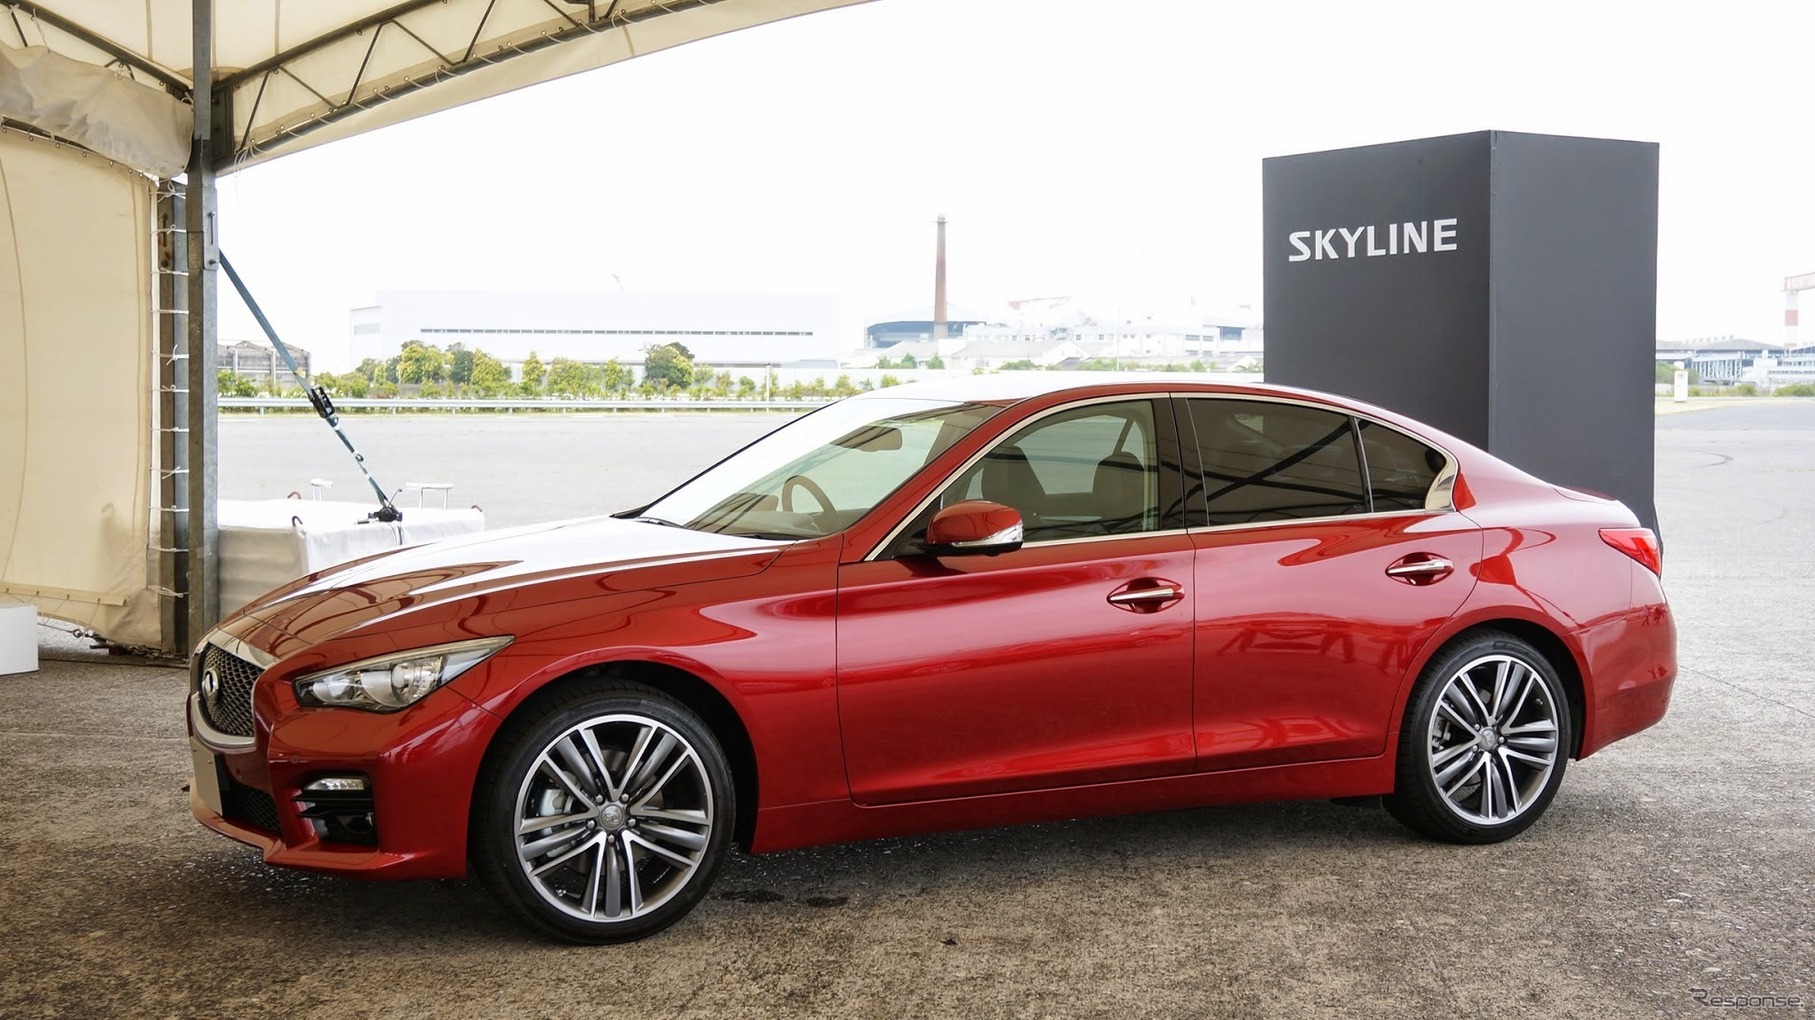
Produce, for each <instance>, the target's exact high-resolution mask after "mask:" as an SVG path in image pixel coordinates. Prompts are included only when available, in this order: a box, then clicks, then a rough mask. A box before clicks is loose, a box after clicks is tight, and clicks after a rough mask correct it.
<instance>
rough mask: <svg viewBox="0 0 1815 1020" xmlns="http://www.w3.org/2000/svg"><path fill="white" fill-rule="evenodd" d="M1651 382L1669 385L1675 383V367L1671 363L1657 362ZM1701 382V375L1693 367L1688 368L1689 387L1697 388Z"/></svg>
mask: <svg viewBox="0 0 1815 1020" xmlns="http://www.w3.org/2000/svg"><path fill="white" fill-rule="evenodd" d="M1652 381H1653V382H1657V383H1663V384H1669V383H1673V382H1675V381H1676V365H1675V364H1674V363H1673V362H1669V361H1660V362H1658V363H1657V369H1656V372H1655V373H1654V375H1653V376H1652ZM1701 381H1702V374H1701V373H1700V372H1699V371H1697V370H1696V369H1695V367H1694V366H1690V368H1689V385H1691V386H1699V385H1701Z"/></svg>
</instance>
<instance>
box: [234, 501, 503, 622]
mask: <svg viewBox="0 0 1815 1020" xmlns="http://www.w3.org/2000/svg"><path fill="white" fill-rule="evenodd" d="M375 509H377V507H376V506H375V505H374V504H371V503H339V502H329V501H326V500H313V499H260V500H236V499H223V500H221V501H220V518H219V523H220V569H221V612H222V613H228V612H232V611H233V610H235V609H238V608H239V607H241V606H243V605H245V604H246V603H248V602H251V601H252V600H253V599H255V598H257V597H259V596H260V595H263V594H264V593H265V592H268V591H270V590H271V589H273V588H276V587H277V586H279V585H281V584H283V583H284V582H286V581H289V580H292V579H293V578H297V577H301V576H302V575H304V574H310V573H314V572H315V571H317V570H323V569H325V568H327V567H331V566H333V565H335V564H336V563H345V562H346V561H348V560H356V559H359V558H360V557H362V556H370V555H372V554H373V553H378V552H383V551H384V550H386V549H396V548H398V547H400V546H406V545H416V544H418V543H421V542H432V541H434V540H436V539H438V538H447V537H449V536H452V535H468V534H472V533H473V532H476V531H484V530H485V514H484V513H482V512H481V511H479V510H476V509H462V510H454V509H447V510H443V509H439V508H431V507H413V506H412V507H403V508H402V509H403V520H401V521H398V522H396V523H393V524H381V523H378V522H376V521H366V520H365V517H366V515H367V514H369V513H371V512H372V511H373V510H375Z"/></svg>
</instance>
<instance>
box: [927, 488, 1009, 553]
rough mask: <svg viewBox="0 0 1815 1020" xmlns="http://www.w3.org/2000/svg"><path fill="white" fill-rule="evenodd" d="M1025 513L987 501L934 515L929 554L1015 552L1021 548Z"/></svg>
mask: <svg viewBox="0 0 1815 1020" xmlns="http://www.w3.org/2000/svg"><path fill="white" fill-rule="evenodd" d="M1021 535H1022V533H1021V511H1019V510H1016V509H1015V508H1014V507H1012V506H1003V505H1002V504H1000V503H991V502H990V501H989V500H987V499H967V500H965V501H964V502H962V503H953V504H952V505H951V506H948V507H946V508H945V509H943V510H941V511H939V512H938V513H936V514H934V515H933V519H932V520H931V521H930V522H928V523H927V526H926V551H927V552H928V553H930V554H931V555H934V556H964V555H974V554H977V553H985V554H991V553H1004V552H1013V551H1015V550H1016V549H1019V548H1021V541H1022V537H1021Z"/></svg>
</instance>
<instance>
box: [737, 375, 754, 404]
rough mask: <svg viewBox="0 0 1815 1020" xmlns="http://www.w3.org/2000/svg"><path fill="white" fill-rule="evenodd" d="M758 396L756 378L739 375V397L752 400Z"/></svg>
mask: <svg viewBox="0 0 1815 1020" xmlns="http://www.w3.org/2000/svg"><path fill="white" fill-rule="evenodd" d="M755 397H756V380H755V379H752V378H750V377H749V376H747V375H740V376H738V377H737V399H739V400H751V399H754V398H755Z"/></svg>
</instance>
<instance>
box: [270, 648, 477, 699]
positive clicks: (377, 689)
mask: <svg viewBox="0 0 1815 1020" xmlns="http://www.w3.org/2000/svg"><path fill="white" fill-rule="evenodd" d="M510 642H511V639H510V638H509V637H495V638H481V639H479V640H477V641H460V642H457V643H455V644H451V645H436V646H434V647H433V648H418V649H415V650H414V651H409V652H399V653H397V654H396V655H386V656H382V657H380V658H376V659H365V660H363V661H360V662H353V663H348V664H347V665H345V666H337V667H335V668H334V669H330V670H326V671H324V672H321V673H310V674H309V675H308V676H302V677H297V678H296V681H295V685H296V700H297V701H300V702H302V703H303V704H304V705H307V706H309V707H311V708H330V707H339V708H363V709H365V710H366V711H368V712H395V711H397V710H398V709H400V708H407V707H408V706H410V705H414V704H415V703H416V702H418V701H421V700H422V699H423V698H424V697H425V696H427V695H428V693H429V692H430V691H432V690H434V689H435V688H437V687H440V686H441V685H442V684H444V683H447V682H448V681H449V680H452V679H454V678H455V677H457V676H459V675H460V674H462V673H464V672H466V671H467V670H469V669H472V668H473V667H474V666H477V665H478V664H479V663H481V662H484V661H485V660H486V658H488V657H489V656H490V655H491V654H492V653H493V652H496V651H497V650H498V649H500V648H503V647H504V646H505V645H508V644H510Z"/></svg>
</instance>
